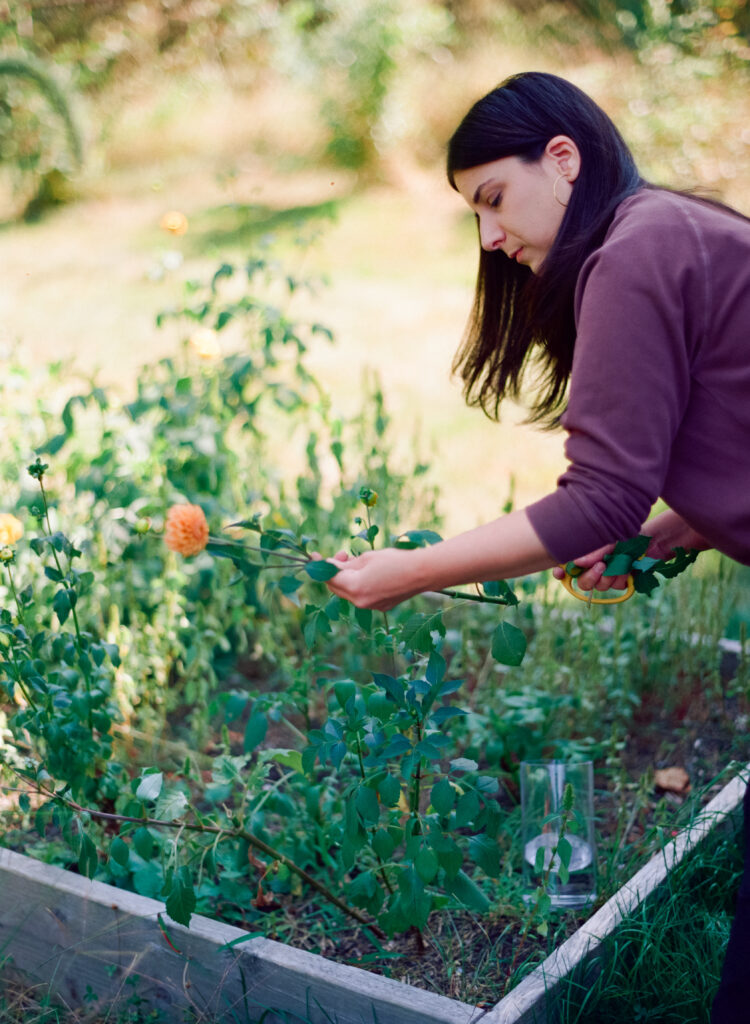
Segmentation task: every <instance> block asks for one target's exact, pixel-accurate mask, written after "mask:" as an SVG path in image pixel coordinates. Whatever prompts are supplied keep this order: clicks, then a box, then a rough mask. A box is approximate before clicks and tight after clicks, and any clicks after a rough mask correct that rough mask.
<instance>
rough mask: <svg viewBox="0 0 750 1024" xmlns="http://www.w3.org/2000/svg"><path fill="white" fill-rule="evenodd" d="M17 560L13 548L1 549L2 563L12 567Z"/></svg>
mask: <svg viewBox="0 0 750 1024" xmlns="http://www.w3.org/2000/svg"><path fill="white" fill-rule="evenodd" d="M15 559H16V556H15V553H14V551H13V548H0V562H2V563H3V565H6V564H7V565H10V563H11V562H14V561H15Z"/></svg>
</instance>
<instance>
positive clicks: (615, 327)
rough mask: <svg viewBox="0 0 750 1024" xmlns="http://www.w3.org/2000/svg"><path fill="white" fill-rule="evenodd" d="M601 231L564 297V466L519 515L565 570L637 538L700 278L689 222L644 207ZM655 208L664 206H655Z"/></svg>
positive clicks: (679, 381)
mask: <svg viewBox="0 0 750 1024" xmlns="http://www.w3.org/2000/svg"><path fill="white" fill-rule="evenodd" d="M644 205H645V208H646V209H645V213H644V211H643V210H642V211H641V212H639V213H635V212H634V215H633V216H632V217H631V218H630V219H628V218H627V217H626V218H624V220H623V222H621V223H620V224H619V225H615V226H613V228H612V229H611V231H610V236H609V237H608V239H606V240H605V242H604V244H603V245H602V247H601V248H599V249H598V250H596V251H595V252H594V253H593V254H592V255H591V256H590V257H589V258H588V259H587V260H586V262H585V264H584V266H583V268H582V271H581V274H580V276H579V280H578V284H577V288H576V325H577V335H576V344H575V353H574V358H573V366H572V371H571V377H570V390H569V402H568V407H567V409H566V411H565V413H564V415H563V418H562V424H563V427H564V428H565V430H566V432H567V434H568V437H567V440H566V444H565V455H566V458H567V459H568V461H569V466H568V468H567V469H566V471H565V472H564V473H563V475H562V476H561V477H560V478H559V480H558V481H557V489H556V490H555V491H554V492H552V493H551V494H549V495H547V496H546V497H544V498H542V499H541V500H540V501H537V502H535V503H534V504H532V505H530V506H529V507H528V508H527V510H526V511H527V514H528V516H529V519H530V521H531V524H532V526H533V528H534V530H535V531H536V533H537V534H538V536H539V538H540V540H541V541H542V543H543V544H544V546H545V548H546V549H547V551H548V552H549V554H550V555H551V556H552V557H553V558H555V559H556V561H558V562H565V561H567V560H569V559H572V558H576V557H578V556H580V555H583V554H586V553H588V552H589V551H593V550H594V549H596V548H597V547H600V546H602V545H604V544H609V543H612V542H613V541H617V540H620V539H623V538H626V537H631V536H633V535H635V534H637V533H638V531H639V529H640V527H641V525H642V524H643V523H644V522H645V520H646V519H647V517H648V514H649V511H650V509H651V507H652V505H653V504H654V502H655V501H656V499H657V498H658V497H659V495H660V493H661V489H662V485H663V483H664V479H665V476H666V473H667V469H668V466H669V461H670V451H671V447H672V442H673V440H674V437H675V434H676V433H677V430H678V428H679V425H680V421H681V419H682V416H683V414H684V411H685V407H686V404H687V401H688V397H689V391H690V356H691V353H690V349H691V347H692V346H693V345H694V344H697V343H698V340H699V337H700V334H701V330H702V327H703V322H702V321H703V319H704V315H703V310H705V308H706V302H705V299H706V289H707V275H706V274H705V273H704V274H701V273H697V272H696V238H695V237H694V234H693V231H692V229H691V225H690V224H689V223H687V222H686V221H684V220H683V219H682V218H679V222H678V223H675V217H674V216H673V215H672V216H669V217H667V218H666V220H665V221H664V222H663V223H660V218H659V217H658V216H657V217H656V218H652V217H649V215H648V207H649V204H648V203H646V204H644ZM662 205H664V204H662Z"/></svg>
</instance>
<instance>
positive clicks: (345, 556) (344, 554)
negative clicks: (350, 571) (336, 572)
mask: <svg viewBox="0 0 750 1024" xmlns="http://www.w3.org/2000/svg"><path fill="white" fill-rule="evenodd" d="M333 557H334V559H335V560H336V561H337V562H347V561H348V560H349V558H350V557H351V555H350V554H349V552H348V551H337V552H336V554H335V555H334V556H333Z"/></svg>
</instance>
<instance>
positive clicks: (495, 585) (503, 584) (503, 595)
mask: <svg viewBox="0 0 750 1024" xmlns="http://www.w3.org/2000/svg"><path fill="white" fill-rule="evenodd" d="M482 590H483V591H484V592H485V594H486V595H487V597H494V598H498V599H500V600H502V601H504V602H505V604H507V605H508V606H509V607H513V606H514V605H517V604H518V598H517V597H516V595H515V594H514V593H513V589H512V587H511V585H510V583H508V581H507V580H488V581H487V582H486V583H483V584H482Z"/></svg>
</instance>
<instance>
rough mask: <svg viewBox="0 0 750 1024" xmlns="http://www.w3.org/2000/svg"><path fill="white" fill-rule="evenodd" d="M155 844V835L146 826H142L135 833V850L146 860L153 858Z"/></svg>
mask: <svg viewBox="0 0 750 1024" xmlns="http://www.w3.org/2000/svg"><path fill="white" fill-rule="evenodd" d="M155 845H156V844H155V843H154V837H153V836H152V835H151V833H150V832H149V830H148V829H147V828H145V827H144V826H141V827H140V828H139V829H138V830H137V831H136V832H135V834H134V835H133V846H134V847H135V852H136V853H137V854H138V856H139V857H142V858H143V859H144V860H151V857H152V855H153V852H154V846H155Z"/></svg>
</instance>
